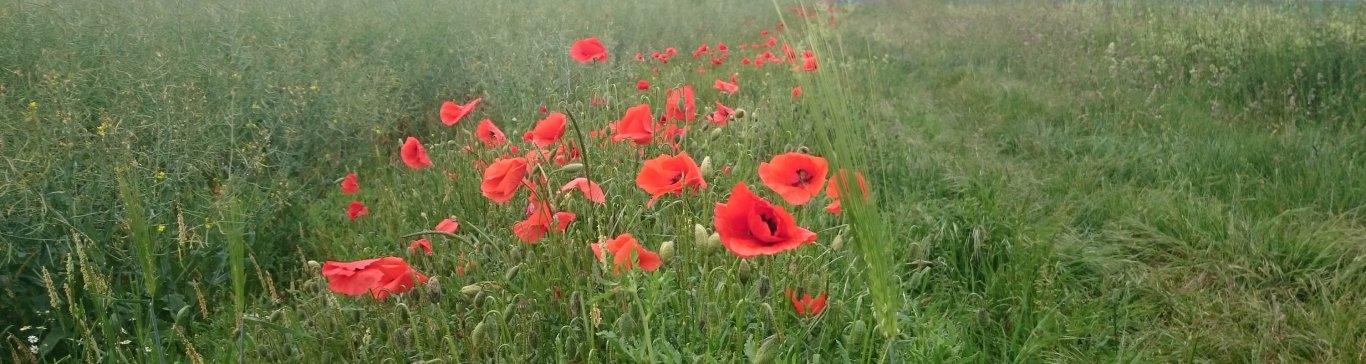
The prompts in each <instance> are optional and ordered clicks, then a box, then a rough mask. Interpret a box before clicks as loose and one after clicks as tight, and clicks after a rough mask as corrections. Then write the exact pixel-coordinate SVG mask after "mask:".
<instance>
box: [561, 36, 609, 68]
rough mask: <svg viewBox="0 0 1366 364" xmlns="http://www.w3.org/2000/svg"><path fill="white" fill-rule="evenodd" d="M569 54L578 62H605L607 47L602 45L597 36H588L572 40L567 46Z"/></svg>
mask: <svg viewBox="0 0 1366 364" xmlns="http://www.w3.org/2000/svg"><path fill="white" fill-rule="evenodd" d="M569 56H570V57H574V60H575V61H579V63H588V62H594V61H596V62H605V61H607V47H603V46H602V42H599V41H598V37H589V38H584V39H580V40H579V41H577V42H574V45H572V46H570V47H569Z"/></svg>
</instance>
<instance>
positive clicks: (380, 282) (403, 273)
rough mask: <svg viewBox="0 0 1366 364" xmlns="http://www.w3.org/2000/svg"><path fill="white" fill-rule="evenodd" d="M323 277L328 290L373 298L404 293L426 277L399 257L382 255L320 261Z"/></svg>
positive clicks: (424, 281) (425, 279) (423, 281)
mask: <svg viewBox="0 0 1366 364" xmlns="http://www.w3.org/2000/svg"><path fill="white" fill-rule="evenodd" d="M322 273H323V276H324V277H327V282H328V283H327V288H328V289H331V290H332V292H337V293H341V294H346V295H352V296H358V295H362V294H366V293H370V295H371V296H373V297H375V299H381V300H382V299H384V298H385V297H388V296H389V295H390V294H401V293H404V292H407V291H408V290H410V289H412V288H413V287H415V286H417V285H418V284H422V283H427V276H424V275H422V273H419V272H418V271H417V270H414V269H413V267H411V266H409V265H408V263H407V262H404V261H403V258H397V257H384V258H378V259H366V260H361V261H355V262H334V261H327V262H326V263H323V272H322Z"/></svg>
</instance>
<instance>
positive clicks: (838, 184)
mask: <svg viewBox="0 0 1366 364" xmlns="http://www.w3.org/2000/svg"><path fill="white" fill-rule="evenodd" d="M848 175H849V172H848V171H846V170H843V169H841V170H839V172H835V175H834V176H832V177H830V183H827V184H826V186H825V195H826V196H830V199H832V200H835V201H834V202H831V203H830V204H829V205H826V206H825V211H828V212H830V213H832V214H835V215H839V214H840V213H841V212H843V211H844V208H843V206H842V205H841V204H840V197H841V196H844V195H847V194H848V193H847V191H849V190H850V189H852V188H851V186H850V185H849V181H848ZM854 179H856V180H858V186H859V189H860V190H862V192H863V198H864V199H867V198H868V181H866V180H864V179H863V173H858V172H854ZM840 191H845V192H840Z"/></svg>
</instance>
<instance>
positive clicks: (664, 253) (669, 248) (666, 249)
mask: <svg viewBox="0 0 1366 364" xmlns="http://www.w3.org/2000/svg"><path fill="white" fill-rule="evenodd" d="M673 256H674V242H673V240H670V241H666V242H664V244H660V245H659V259H660V260H669V258H672V257H673Z"/></svg>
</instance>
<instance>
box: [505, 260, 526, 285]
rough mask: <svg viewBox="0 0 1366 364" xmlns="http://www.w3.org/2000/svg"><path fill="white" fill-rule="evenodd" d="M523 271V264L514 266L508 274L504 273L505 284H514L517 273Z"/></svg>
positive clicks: (509, 269)
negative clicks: (513, 280)
mask: <svg viewBox="0 0 1366 364" xmlns="http://www.w3.org/2000/svg"><path fill="white" fill-rule="evenodd" d="M521 269H522V264H520V263H519V264H517V265H514V266H512V268H508V271H507V273H503V282H512V279H513V278H517V271H519V270H521Z"/></svg>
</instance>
